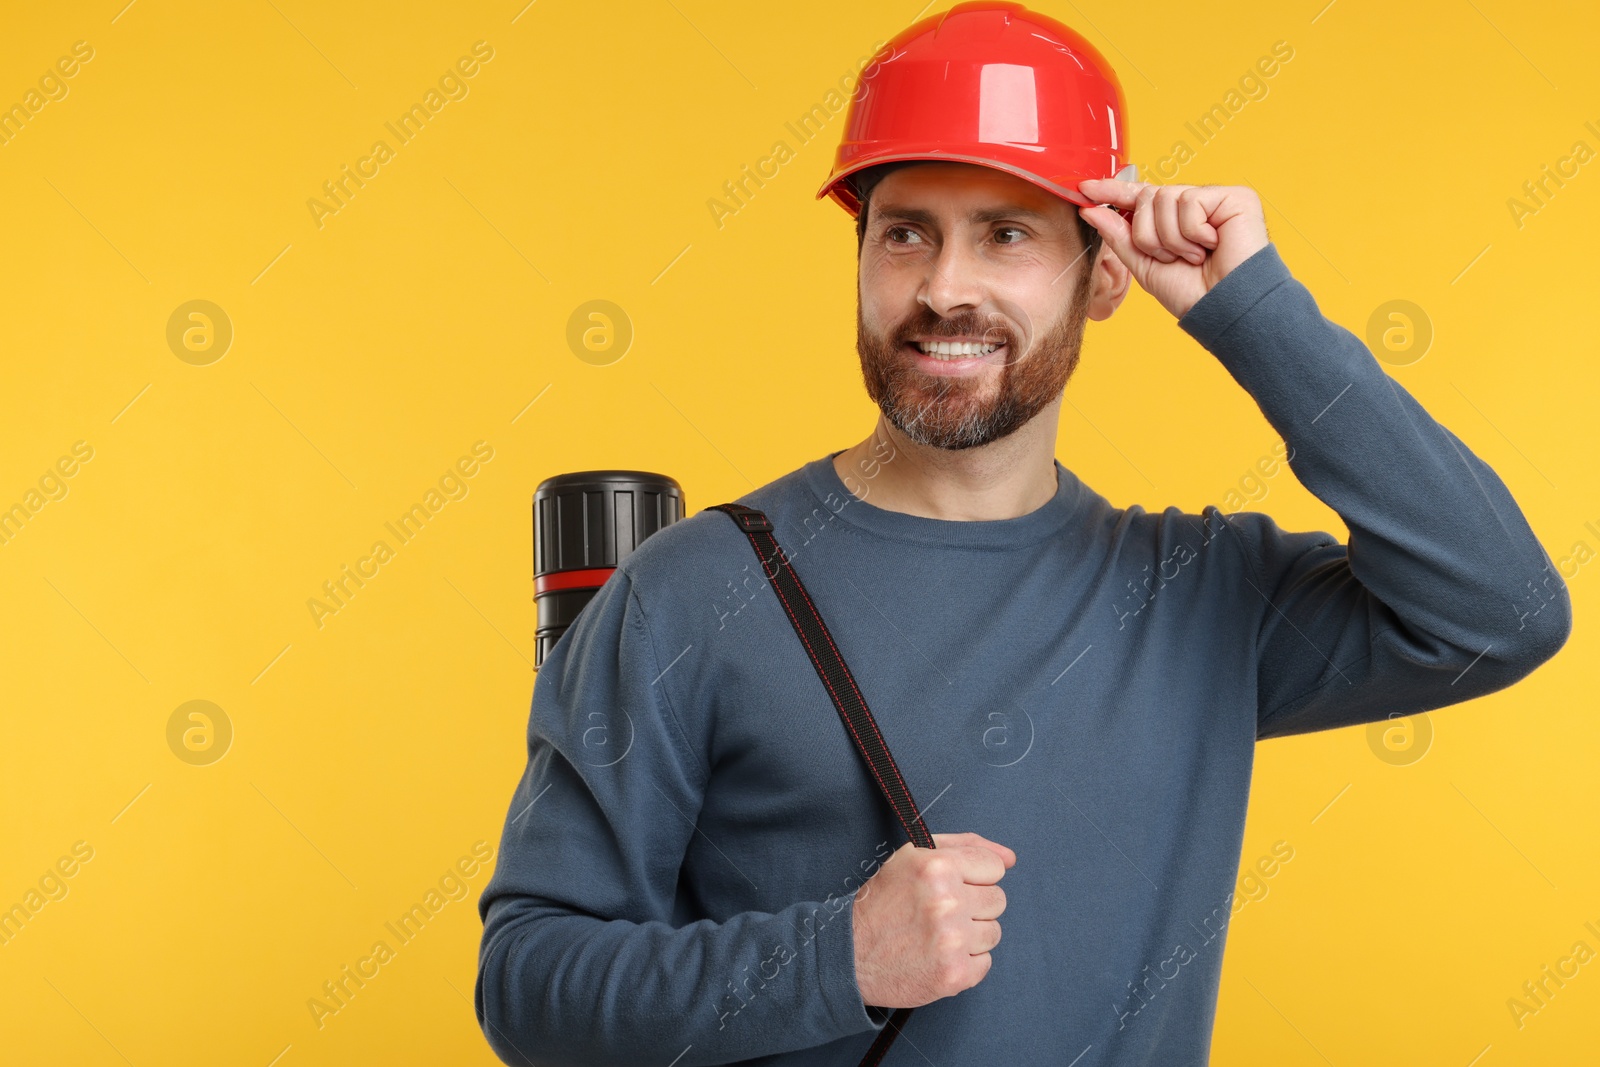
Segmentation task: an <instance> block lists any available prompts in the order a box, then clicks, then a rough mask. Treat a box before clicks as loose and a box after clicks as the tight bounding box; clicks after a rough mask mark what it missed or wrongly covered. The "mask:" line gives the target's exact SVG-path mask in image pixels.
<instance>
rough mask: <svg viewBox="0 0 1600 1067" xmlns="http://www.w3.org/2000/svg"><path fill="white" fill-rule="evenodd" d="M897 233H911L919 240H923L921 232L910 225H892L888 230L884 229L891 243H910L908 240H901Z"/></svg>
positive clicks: (884, 233)
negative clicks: (909, 226)
mask: <svg viewBox="0 0 1600 1067" xmlns="http://www.w3.org/2000/svg"><path fill="white" fill-rule="evenodd" d="M897 233H904V234H909V235H911V236H913V237H915V238H917V240H919V241H920V240H922V235H921V234H919V233H917V231H915V230H913V229H910V228H908V227H905V226H890V227H889V228H888V229H887V230H884V231H883V235H884V236H885V237H887V238H888V239H889V243H890V244H909V243H910V242H908V241H902V240H900V238H898V237H896V236H895V234H897Z"/></svg>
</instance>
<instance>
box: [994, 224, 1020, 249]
mask: <svg viewBox="0 0 1600 1067" xmlns="http://www.w3.org/2000/svg"><path fill="white" fill-rule="evenodd" d="M995 233H996V234H1002V233H1015V234H1020V235H1021V236H1023V237H1026V236H1028V231H1027V230H1024V229H1022V228H1021V227H1020V226H1002V227H1000V228H999V229H998V230H996V231H995ZM1016 243H1017V242H1016V241H1001V242H1000V244H1003V245H1014V244H1016Z"/></svg>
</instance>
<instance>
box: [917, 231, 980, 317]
mask: <svg viewBox="0 0 1600 1067" xmlns="http://www.w3.org/2000/svg"><path fill="white" fill-rule="evenodd" d="M926 270H927V274H926V275H925V276H924V277H923V280H922V288H921V290H920V291H919V292H918V293H917V299H918V300H919V301H920V302H921V303H924V304H926V305H927V306H928V308H929V309H930V310H932V311H933V312H935V313H936V314H937V315H938V316H939V317H940V318H945V319H948V318H951V317H953V316H954V315H956V314H959V313H960V312H962V311H964V310H967V309H969V308H975V307H978V306H979V305H980V304H982V303H983V292H982V286H981V285H980V284H979V283H980V276H981V268H980V265H979V263H978V257H977V256H976V255H975V254H974V253H973V252H972V251H971V250H970V249H969V248H968V247H967V245H966V243H965V242H963V241H945V242H944V243H943V244H942V245H941V246H940V248H939V250H938V251H937V252H934V253H930V254H929V256H928V260H927V267H926Z"/></svg>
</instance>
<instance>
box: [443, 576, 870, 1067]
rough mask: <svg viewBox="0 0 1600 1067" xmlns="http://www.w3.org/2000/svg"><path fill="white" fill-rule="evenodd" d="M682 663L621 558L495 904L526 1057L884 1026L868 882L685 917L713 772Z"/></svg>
mask: <svg viewBox="0 0 1600 1067" xmlns="http://www.w3.org/2000/svg"><path fill="white" fill-rule="evenodd" d="M663 666H664V664H663V663H662V662H661V660H660V658H659V656H658V655H657V652H656V649H655V647H654V644H653V641H652V636H651V633H650V630H649V623H648V621H647V619H646V617H645V615H644V612H643V608H642V605H641V602H640V598H639V596H638V594H637V592H636V590H635V588H634V587H633V585H632V583H631V582H630V580H629V576H628V574H627V573H626V570H625V568H619V569H618V570H617V571H615V572H613V574H612V575H611V576H610V578H609V579H608V580H607V582H606V584H605V585H604V586H602V587H601V588H600V589H599V590H598V591H596V593H595V595H594V597H593V599H592V600H591V601H590V602H589V603H588V604H587V605H586V606H585V607H584V609H583V610H582V611H581V612H580V613H579V614H578V617H577V619H576V620H575V621H574V623H573V625H572V626H571V627H570V628H569V629H568V631H567V632H566V634H564V635H563V637H562V639H561V640H560V641H559V642H557V643H556V645H555V646H554V648H553V649H552V650H551V653H550V655H549V656H548V657H547V658H546V659H545V662H544V664H543V666H542V667H541V669H540V671H539V674H538V677H537V680H536V682H535V685H534V692H533V704H532V709H531V712H530V715H529V722H528V734H527V744H528V762H527V767H526V770H525V771H524V773H523V775H522V778H521V781H520V782H519V783H518V785H517V788H516V791H515V793H514V795H513V796H512V799H511V805H510V808H509V810H508V812H507V815H506V821H505V826H504V830H503V832H502V836H501V844H500V852H499V860H498V862H497V865H496V869H495V871H494V874H493V875H492V877H491V878H490V880H489V882H488V884H486V885H485V886H484V890H483V894H482V896H481V897H480V899H479V902H478V912H479V916H480V918H481V919H482V920H483V938H482V942H481V945H480V949H479V961H478V978H477V987H476V993H475V998H474V999H475V1008H476V1012H477V1017H478V1024H479V1026H480V1027H481V1028H482V1029H483V1031H484V1036H485V1037H486V1038H487V1039H488V1042H489V1044H490V1046H491V1048H493V1050H494V1052H495V1053H496V1054H497V1055H498V1056H499V1057H500V1058H501V1060H503V1061H504V1062H506V1063H508V1064H533V1063H536V1062H537V1063H538V1064H540V1065H541V1067H562V1065H567V1064H571V1065H577V1064H583V1065H585V1067H598V1065H602V1064H618V1065H624V1064H628V1065H631V1064H641V1063H659V1064H667V1063H672V1064H675V1065H676V1067H690V1065H691V1064H716V1063H729V1062H733V1061H736V1060H742V1059H750V1058H754V1057H757V1056H764V1055H771V1054H774V1053H780V1052H786V1051H789V1050H793V1049H798V1048H804V1047H808V1046H812V1045H817V1044H821V1043H824V1042H827V1041H831V1040H834V1039H836V1038H839V1037H843V1036H847V1035H850V1034H855V1033H863V1034H865V1033H866V1032H867V1031H876V1030H879V1029H881V1028H882V1026H883V1019H882V1017H881V1016H878V1015H871V1016H869V1015H868V1013H867V1008H866V1006H865V1005H864V1004H863V1003H862V1000H861V995H860V992H859V988H858V986H857V985H856V976H855V943H854V932H853V928H852V921H853V913H852V909H851V907H850V905H851V903H852V901H853V900H854V897H853V896H843V897H836V898H831V899H829V900H827V901H797V902H795V903H794V904H793V905H791V906H789V907H786V908H784V909H783V910H781V911H778V912H777V913H775V914H773V913H767V912H761V911H745V912H741V913H739V914H736V915H732V916H730V917H728V918H727V919H726V920H725V921H722V922H714V921H711V920H709V919H701V920H699V921H692V922H684V923H675V922H674V921H673V919H674V916H675V904H676V903H678V899H677V892H678V889H679V873H680V868H681V865H682V863H683V859H684V855H685V852H686V850H687V848H688V845H689V842H690V840H691V838H692V836H693V835H694V834H695V833H696V832H697V831H696V829H695V823H696V819H697V817H698V815H699V812H700V807H701V800H702V797H703V796H704V791H705V786H706V780H707V775H708V770H707V768H706V767H705V766H704V763H703V760H702V758H701V757H700V756H699V755H697V753H696V751H695V750H694V748H693V747H692V746H691V745H690V744H689V742H688V740H687V737H686V735H685V733H684V732H683V731H682V730H681V729H680V724H679V720H678V719H677V717H676V716H675V714H674V712H673V709H672V708H671V707H670V705H669V704H668V703H667V699H668V698H667V697H666V695H665V694H664V692H663V690H664V688H665V687H664V686H663V685H658V684H656V683H657V680H658V679H659V678H660V676H661V674H662V668H663ZM713 844H715V843H714V842H713ZM868 1043H870V1042H869V1041H868V1040H867V1039H866V1038H863V1049H865V1047H866V1045H867V1044H868Z"/></svg>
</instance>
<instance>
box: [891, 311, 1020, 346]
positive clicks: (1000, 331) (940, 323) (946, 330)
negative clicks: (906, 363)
mask: <svg viewBox="0 0 1600 1067" xmlns="http://www.w3.org/2000/svg"><path fill="white" fill-rule="evenodd" d="M1013 336H1014V334H1013V331H1012V329H1011V327H1010V325H1009V324H1007V323H1003V322H996V321H994V320H993V319H992V318H991V319H989V320H987V321H986V320H984V319H981V318H978V317H977V316H971V317H967V318H961V319H938V318H935V319H932V320H931V321H930V320H926V319H920V318H919V319H917V320H916V321H913V322H907V323H905V324H904V325H903V326H901V328H900V329H899V330H897V331H896V337H897V338H898V341H899V343H901V344H905V343H907V342H909V341H910V340H911V339H912V338H913V337H929V338H933V339H935V340H938V339H940V338H946V337H981V338H982V339H983V340H984V342H985V343H988V344H1005V343H1009V342H1010V341H1011V340H1012V339H1013Z"/></svg>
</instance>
